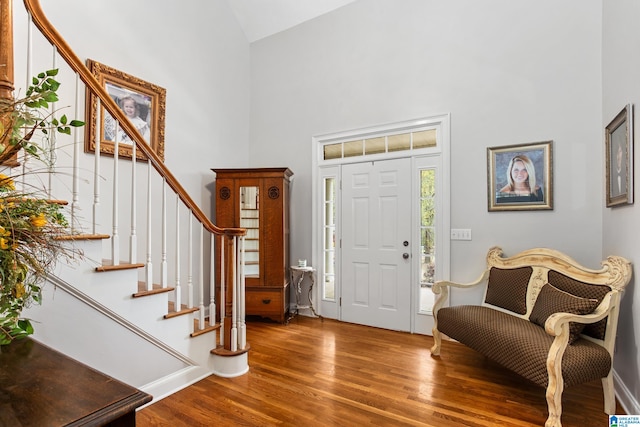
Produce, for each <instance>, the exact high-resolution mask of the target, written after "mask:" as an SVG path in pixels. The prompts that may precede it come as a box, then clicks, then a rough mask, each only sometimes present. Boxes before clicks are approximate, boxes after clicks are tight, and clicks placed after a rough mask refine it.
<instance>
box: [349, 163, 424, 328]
mask: <svg viewBox="0 0 640 427" xmlns="http://www.w3.org/2000/svg"><path fill="white" fill-rule="evenodd" d="M410 194H411V159H409V158H405V159H394V160H383V161H375V162H363V163H356V164H346V165H343V166H342V206H343V209H342V221H341V223H342V280H341V283H342V292H341V297H342V301H341V316H340V317H341V320H343V321H346V322H352V323H359V324H364V325H369V326H375V327H380V328H386V329H393V330H399V331H409V330H410V329H411V315H412V310H411V252H412V250H411V246H412V242H411V241H410V240H411V199H410Z"/></svg>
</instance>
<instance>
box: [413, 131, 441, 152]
mask: <svg viewBox="0 0 640 427" xmlns="http://www.w3.org/2000/svg"><path fill="white" fill-rule="evenodd" d="M435 146H436V130H435V129H429V130H423V131H420V132H414V133H413V148H414V149H415V148H425V147H435Z"/></svg>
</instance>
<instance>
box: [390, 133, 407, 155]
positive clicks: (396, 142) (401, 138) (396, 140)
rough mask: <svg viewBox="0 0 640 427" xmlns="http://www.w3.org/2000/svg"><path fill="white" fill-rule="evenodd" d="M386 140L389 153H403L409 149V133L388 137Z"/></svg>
mask: <svg viewBox="0 0 640 427" xmlns="http://www.w3.org/2000/svg"><path fill="white" fill-rule="evenodd" d="M387 139H388V140H389V142H388V143H389V151H403V150H409V149H411V134H410V133H403V134H400V135H390V136H389V137H388V138H387Z"/></svg>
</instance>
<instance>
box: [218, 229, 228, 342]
mask: <svg viewBox="0 0 640 427" xmlns="http://www.w3.org/2000/svg"><path fill="white" fill-rule="evenodd" d="M225 245H226V237H225V236H224V235H221V236H220V301H219V304H220V345H224V344H225V340H226V339H227V337H226V336H225V335H224V324H225V319H224V317H225V316H224V315H225V312H224V306H225V303H226V285H225V282H226V277H225V268H224V263H225V255H224V254H225V252H226V251H225Z"/></svg>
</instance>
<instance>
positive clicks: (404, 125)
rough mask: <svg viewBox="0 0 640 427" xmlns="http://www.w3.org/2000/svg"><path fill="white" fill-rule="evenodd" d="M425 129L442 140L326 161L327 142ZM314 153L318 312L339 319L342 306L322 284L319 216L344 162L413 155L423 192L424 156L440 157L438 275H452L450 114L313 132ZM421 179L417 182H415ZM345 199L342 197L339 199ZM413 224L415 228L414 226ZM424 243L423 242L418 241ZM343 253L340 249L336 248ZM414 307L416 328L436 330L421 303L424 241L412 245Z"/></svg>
mask: <svg viewBox="0 0 640 427" xmlns="http://www.w3.org/2000/svg"><path fill="white" fill-rule="evenodd" d="M426 129H435V130H436V134H437V144H436V146H434V147H427V148H420V149H411V150H404V151H395V152H388V153H379V154H371V155H363V156H355V157H345V158H334V159H331V160H324V146H325V145H327V144H336V143H340V142H347V141H353V140H358V139H368V138H375V137H377V136H382V135H394V134H401V133H407V132H416V131H420V130H426ZM312 145H313V151H312V152H313V156H312V198H311V200H312V209H311V212H312V217H311V223H312V265H313V266H315V267H316V269H317V281H316V284H317V286H316V287H314V295H313V300H314V301H316V303H315V306H316V307H317V311H318V313H319V314H321V315H323V316H325V317H328V318H334V319H340V307H339V299H338V298H336V299H335V300H334V301H328V300H323V298H322V288H323V273H324V272H323V271H322V265H323V263H322V256H323V248H322V243H323V235H322V233H323V227H322V225H323V224H322V223H321V221H322V217H321V216H320V215H319V213H320V212H321V209H322V205H323V200H322V197H323V193H324V192H323V188H322V184H323V178H324V177H326V176H333V177H335V178H337V179H338V180H339V179H340V178H341V173H340V166H341V165H342V164H344V163H357V162H364V161H376V160H386V159H393V158H399V157H411V158H412V182H413V184H412V193H413V194H418V193H417V190H416V188H417V187H416V186H417V185H419V180H418V181H417V180H416V178H415V176H416V174H417V173H418V170H419V168H420V165H421V164H422V162H421V161H420V160H419V159H420V158H423V157H438V158H439V162H438V163H439V166H438V167H439V169H438V171H439V172H438V177H439V181H438V188H437V194H438V198H439V204H438V206H437V207H436V209H437V212H439V215H441V216H440V218H439V221H438V226H439V229H438V230H437V231H436V233H437V234H436V236H439V237H440V240H439V241H436V244H437V245H438V246H437V248H438V249H439V251H438V254H439V255H438V261H437V262H438V268H437V270H436V272H437V273H436V274H437V276H436V279H438V280H443V279H448V278H449V266H450V246H451V245H450V214H449V213H450V195H449V189H450V173H449V171H450V167H449V165H450V115H449V114H443V115H438V116H432V117H425V118H421V119H416V120H410V121H405V122H398V123H391V124H387V125H380V126H374V127H369V128H363V129H355V130H350V131H345V132H339V133H332V134H327V135H320V136H314V137H313V138H312ZM416 181H417V182H416ZM337 199H338V200H339V199H340V196H338V197H337ZM337 209H338V213H337V217H338V218H340V215H341V211H340V206H339V205H338V207H337ZM417 212H419V207H417V206H414V207H412V215H411V216H412V221H411V223H412V236H414V238H415V237H416V236H418V235H419V231H418V230H417V219H416V215H417ZM414 227H415V228H416V230H414ZM336 234H337V235H338V236H339V235H340V224H336ZM418 241H419V240H418ZM337 250H338V251H339V247H338V248H337ZM339 259H340V256H339V254H337V255H336V266H335V267H336V271H335V274H336V283H335V285H336V295H340V292H341V289H340V283H339V278H340V277H341V269H340V264H339ZM412 260H413V268H412V284H413V285H412V287H411V288H412V310H413V311H414V312H413V313H412V314H411V319H412V321H411V332H412V333H421V334H430V333H431V326H430V325H431V322H430V321H429V319H430V318H431V316H430V315H431V313H419V312H418V304H419V302H418V301H417V300H418V298H417V290H416V286H414V285H415V284H416V283H419V282H418V281H419V278H418V277H417V271H418V269H419V268H418V265H419V262H420V253H419V245H413V246H412Z"/></svg>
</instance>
